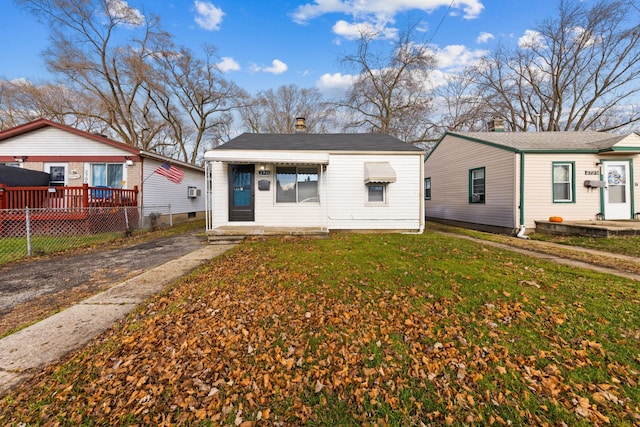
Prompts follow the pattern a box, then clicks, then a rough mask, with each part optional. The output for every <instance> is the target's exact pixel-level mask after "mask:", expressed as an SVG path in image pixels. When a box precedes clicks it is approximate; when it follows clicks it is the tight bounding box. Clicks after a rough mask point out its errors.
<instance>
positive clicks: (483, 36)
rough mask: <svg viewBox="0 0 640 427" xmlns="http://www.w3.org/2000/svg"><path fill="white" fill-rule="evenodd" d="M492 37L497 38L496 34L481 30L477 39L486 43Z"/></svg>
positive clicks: (478, 41)
mask: <svg viewBox="0 0 640 427" xmlns="http://www.w3.org/2000/svg"><path fill="white" fill-rule="evenodd" d="M491 39H495V36H494V35H493V34H491V33H487V32H484V31H483V32H481V33H480V35H479V36H478V38H477V39H476V42H477V43H486V42H488V41H489V40H491Z"/></svg>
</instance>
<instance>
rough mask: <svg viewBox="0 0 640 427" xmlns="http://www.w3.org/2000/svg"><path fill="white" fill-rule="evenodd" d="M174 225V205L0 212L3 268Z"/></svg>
mask: <svg viewBox="0 0 640 427" xmlns="http://www.w3.org/2000/svg"><path fill="white" fill-rule="evenodd" d="M171 225H173V216H172V214H171V206H170V205H163V206H145V207H138V206H114V207H100V208H64V209H54V208H44V209H29V208H26V209H10V210H0V265H2V264H6V263H9V262H11V261H14V260H17V259H21V258H25V257H29V256H34V255H44V254H49V253H54V252H60V251H64V250H68V249H72V248H78V247H83V246H91V245H95V244H98V243H103V242H108V241H111V240H115V239H118V238H122V237H126V236H130V235H131V233H133V232H134V231H136V230H140V229H157V228H160V227H163V226H171Z"/></svg>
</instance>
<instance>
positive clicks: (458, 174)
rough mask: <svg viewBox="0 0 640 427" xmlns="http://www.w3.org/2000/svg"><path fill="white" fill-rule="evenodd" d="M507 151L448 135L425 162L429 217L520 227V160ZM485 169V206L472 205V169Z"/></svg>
mask: <svg viewBox="0 0 640 427" xmlns="http://www.w3.org/2000/svg"><path fill="white" fill-rule="evenodd" d="M517 159H518V156H517V155H516V154H515V153H513V152H511V151H507V150H503V149H500V148H496V147H492V146H490V145H485V144H480V143H477V142H473V141H468V140H465V139H461V138H456V137H453V136H451V135H447V136H446V137H445V138H444V139H443V140H442V141H440V143H439V144H438V145H437V147H436V148H435V150H434V151H433V152H432V153H431V155H430V156H429V157H428V159H427V160H426V162H425V165H424V168H425V175H424V176H425V177H426V178H429V177H430V178H431V200H426V201H425V213H426V216H427V218H429V217H430V218H440V219H446V220H452V221H462V222H468V223H475V224H484V225H491V226H496V227H506V228H516V227H517V226H518V224H517V222H518V211H517V208H516V206H517V203H516V196H517V194H518V187H517V183H518V176H517V169H518V168H517V161H518V160H517ZM481 167H484V168H485V192H486V194H485V203H484V204H480V203H469V170H470V169H475V168H481Z"/></svg>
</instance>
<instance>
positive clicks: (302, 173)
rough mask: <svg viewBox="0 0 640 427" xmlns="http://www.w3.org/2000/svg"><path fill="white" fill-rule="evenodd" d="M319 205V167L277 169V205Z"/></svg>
mask: <svg viewBox="0 0 640 427" xmlns="http://www.w3.org/2000/svg"><path fill="white" fill-rule="evenodd" d="M309 202H312V203H317V202H318V168H317V167H296V166H287V167H277V168H276V203H309Z"/></svg>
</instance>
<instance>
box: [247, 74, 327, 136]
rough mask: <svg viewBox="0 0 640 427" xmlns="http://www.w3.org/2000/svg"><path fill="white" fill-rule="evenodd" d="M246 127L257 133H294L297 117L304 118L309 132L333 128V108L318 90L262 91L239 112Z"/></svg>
mask: <svg viewBox="0 0 640 427" xmlns="http://www.w3.org/2000/svg"><path fill="white" fill-rule="evenodd" d="M240 114H241V116H242V121H243V124H244V125H245V126H246V127H247V128H248V129H250V130H251V131H252V132H255V133H294V132H295V131H296V129H295V124H296V118H297V117H304V118H305V124H306V126H307V132H309V133H326V132H329V131H330V130H331V129H332V128H333V124H334V122H333V116H334V109H333V105H332V104H330V103H329V102H327V101H325V100H324V99H323V98H322V95H321V94H320V92H319V91H318V90H317V89H305V88H299V87H298V86H296V85H286V86H280V87H279V88H278V89H277V90H275V91H274V90H273V89H268V90H264V91H260V92H258V93H257V94H256V96H255V97H253V98H252V99H250V100H248V102H247V104H246V105H245V106H243V107H242V108H241V109H240Z"/></svg>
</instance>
